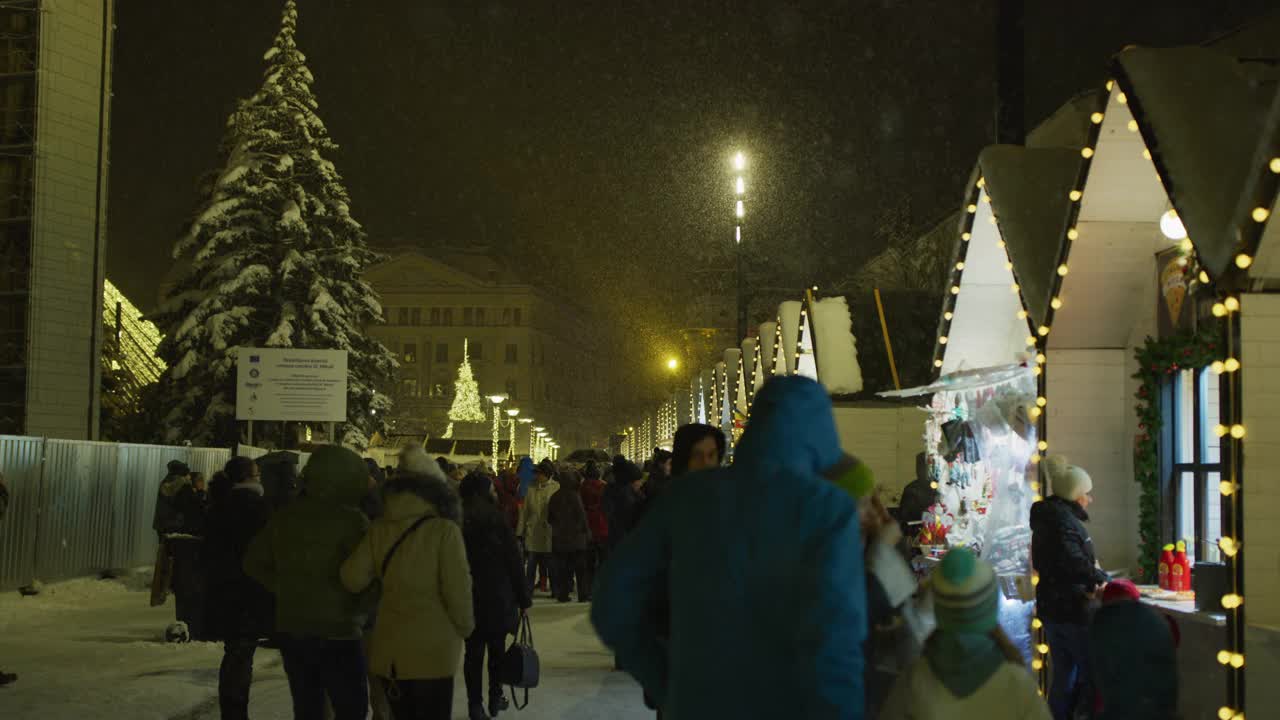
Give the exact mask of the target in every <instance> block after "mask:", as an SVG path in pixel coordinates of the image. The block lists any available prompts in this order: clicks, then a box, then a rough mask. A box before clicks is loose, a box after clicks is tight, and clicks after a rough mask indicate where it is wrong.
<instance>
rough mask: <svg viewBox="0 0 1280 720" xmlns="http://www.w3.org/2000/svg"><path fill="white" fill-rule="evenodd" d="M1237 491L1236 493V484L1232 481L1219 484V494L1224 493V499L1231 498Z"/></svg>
mask: <svg viewBox="0 0 1280 720" xmlns="http://www.w3.org/2000/svg"><path fill="white" fill-rule="evenodd" d="M1235 491H1236V484H1235V483H1233V482H1231V481H1230V480H1223V481H1222V482H1220V483H1218V492H1220V493H1222V494H1223V496H1224V497H1230V496H1231V495H1232V494H1234V493H1235Z"/></svg>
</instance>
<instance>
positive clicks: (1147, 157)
mask: <svg viewBox="0 0 1280 720" xmlns="http://www.w3.org/2000/svg"><path fill="white" fill-rule="evenodd" d="M1142 159H1143V160H1150V159H1151V151H1150V150H1148V149H1147V148H1142Z"/></svg>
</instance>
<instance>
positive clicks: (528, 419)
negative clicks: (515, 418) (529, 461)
mask: <svg viewBox="0 0 1280 720" xmlns="http://www.w3.org/2000/svg"><path fill="white" fill-rule="evenodd" d="M520 424H522V425H528V426H529V456H530V457H533V418H531V417H522V418H520Z"/></svg>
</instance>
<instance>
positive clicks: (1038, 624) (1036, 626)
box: [1031, 618, 1044, 630]
mask: <svg viewBox="0 0 1280 720" xmlns="http://www.w3.org/2000/svg"><path fill="white" fill-rule="evenodd" d="M1042 627H1044V623H1042V622H1040V618H1031V628H1032V629H1033V630H1039V629H1040V628H1042Z"/></svg>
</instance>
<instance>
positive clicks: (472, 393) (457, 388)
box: [449, 340, 485, 422]
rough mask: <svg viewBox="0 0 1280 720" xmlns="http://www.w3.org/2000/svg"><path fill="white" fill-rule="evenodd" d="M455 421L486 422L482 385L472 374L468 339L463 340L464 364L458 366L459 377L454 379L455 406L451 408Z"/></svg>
mask: <svg viewBox="0 0 1280 720" xmlns="http://www.w3.org/2000/svg"><path fill="white" fill-rule="evenodd" d="M449 419H450V420H452V421H453V422H484V421H485V415H484V407H483V406H481V404H480V386H479V385H477V384H476V379H475V377H474V376H473V375H472V374H471V358H470V356H469V355H468V352H467V341H466V340H463V341H462V364H461V365H459V366H458V379H457V380H454V381H453V407H451V408H449Z"/></svg>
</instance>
